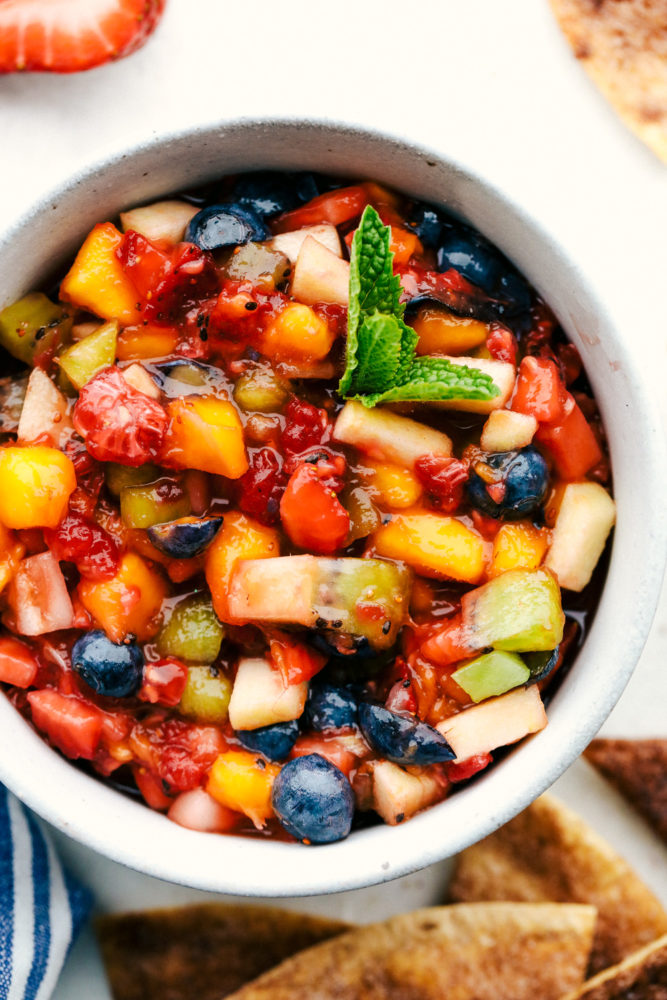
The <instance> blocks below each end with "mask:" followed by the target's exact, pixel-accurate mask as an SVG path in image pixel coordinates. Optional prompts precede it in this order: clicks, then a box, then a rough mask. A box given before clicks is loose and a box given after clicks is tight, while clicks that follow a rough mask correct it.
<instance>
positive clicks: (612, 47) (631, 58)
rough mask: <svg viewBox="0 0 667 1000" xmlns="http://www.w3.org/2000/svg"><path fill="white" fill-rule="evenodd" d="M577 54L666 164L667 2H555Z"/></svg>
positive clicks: (646, 0) (620, 112) (582, 0)
mask: <svg viewBox="0 0 667 1000" xmlns="http://www.w3.org/2000/svg"><path fill="white" fill-rule="evenodd" d="M551 6H552V8H553V11H554V14H555V15H556V18H557V20H558V22H559V24H560V26H561V28H562V29H563V32H564V33H565V36H566V37H567V40H568V41H569V43H570V45H571V46H572V49H573V50H574V54H575V56H576V57H577V59H579V60H580V62H581V64H582V65H583V66H584V68H585V69H586V71H587V72H588V74H589V76H590V77H591V78H592V80H593V81H594V82H595V83H596V84H597V86H598V87H599V88H600V90H601V91H602V93H603V94H604V96H605V97H606V98H607V100H609V101H610V102H611V104H612V105H613V106H614V108H615V109H616V111H617V112H618V114H619V115H620V116H621V118H622V119H623V121H624V122H625V124H626V125H628V127H629V128H631V129H632V130H633V132H635V133H636V135H638V136H639V138H640V139H642V140H643V142H645V143H646V145H647V146H650V148H651V149H652V150H653V152H654V153H656V154H657V155H658V156H659V157H660V158H661V159H662V160H664V161H665V162H667V0H551Z"/></svg>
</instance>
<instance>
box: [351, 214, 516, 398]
mask: <svg viewBox="0 0 667 1000" xmlns="http://www.w3.org/2000/svg"><path fill="white" fill-rule="evenodd" d="M390 240H391V229H390V227H389V226H385V225H383V223H382V220H381V219H380V216H379V215H378V214H377V212H376V211H375V209H374V208H372V206H370V205H368V206H367V207H366V208H365V210H364V214H363V215H362V217H361V221H360V223H359V226H358V228H357V231H356V233H355V234H354V239H353V240H352V250H351V255H350V301H349V306H348V328H347V348H346V355H345V371H344V373H343V377H342V378H341V380H340V383H339V386H338V391H339V392H340V394H341V395H342V396H356V397H357V398H358V399H359V400H360V401H361V402H362V403H363V404H364V406H375V405H376V404H377V403H398V402H404V401H405V402H407V401H414V402H429V401H434V400H447V399H479V400H489V399H493V398H494V397H495V396H497V395H499V392H500V390H499V389H498V387H497V386H496V385H495V383H494V381H493V379H492V378H491V376H490V375H487V374H486V373H485V372H480V371H478V370H477V369H473V368H468V367H466V366H465V365H457V364H454V363H453V362H451V361H449V360H448V359H447V358H439V357H421V358H417V357H415V350H416V347H417V340H418V337H417V334H416V333H415V331H414V330H413V329H412V327H410V326H408V324H407V323H406V322H405V321H404V319H403V314H404V312H405V306H404V305H403V304H402V303H401V301H400V295H401V282H400V280H399V278H398V276H397V275H395V274H394V271H393V259H394V255H393V254H392V252H391V250H390V249H389V245H390Z"/></svg>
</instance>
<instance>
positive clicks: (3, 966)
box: [0, 785, 91, 1000]
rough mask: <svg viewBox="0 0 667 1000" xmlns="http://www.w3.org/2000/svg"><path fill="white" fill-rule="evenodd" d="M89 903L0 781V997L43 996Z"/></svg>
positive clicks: (25, 999) (24, 999)
mask: <svg viewBox="0 0 667 1000" xmlns="http://www.w3.org/2000/svg"><path fill="white" fill-rule="evenodd" d="M90 906H91V896H90V893H89V892H88V890H87V889H84V888H83V886H81V885H79V884H78V883H77V882H76V881H75V880H74V879H72V878H71V877H70V876H69V875H68V873H67V872H66V871H65V870H64V869H63V867H62V865H61V864H60V861H59V860H58V858H57V856H56V853H55V851H54V849H53V844H52V843H51V841H50V839H49V837H48V836H47V835H46V834H45V832H44V830H43V829H42V827H41V825H40V824H39V822H38V821H37V820H36V819H35V817H34V816H33V815H32V814H31V813H29V812H28V811H27V810H26V809H24V808H23V806H22V805H21V803H20V802H19V801H18V799H16V798H14V796H13V795H11V794H10V793H9V792H8V791H7V789H6V788H4V787H3V786H2V785H0V1000H47V997H49V996H50V995H51V993H52V992H53V990H54V988H55V985H56V982H57V980H58V976H59V974H60V970H61V969H62V967H63V964H64V962H65V959H66V958H67V954H68V952H69V949H70V947H71V945H72V943H73V941H74V939H75V938H76V935H77V934H78V932H79V930H80V928H81V926H82V924H83V922H84V921H85V920H86V918H87V916H88V914H89V912H90Z"/></svg>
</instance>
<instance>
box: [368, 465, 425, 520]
mask: <svg viewBox="0 0 667 1000" xmlns="http://www.w3.org/2000/svg"><path fill="white" fill-rule="evenodd" d="M366 465H367V467H368V469H369V474H368V476H366V477H365V478H366V481H367V482H368V483H369V484H370V485H371V486H372V487H374V488H375V490H377V497H376V498H375V499H376V500H377V502H378V503H380V504H381V505H382V506H384V507H389V508H390V509H391V510H404V509H405V508H406V507H414V505H415V504H416V503H417V501H418V500H419V498H420V497H421V495H422V486H421V483H420V482H419V480H418V479H417V477H416V476H415V475H414V473H412V472H410V471H409V470H408V469H404V468H401V466H400V465H394V464H393V463H388V462H367V463H366Z"/></svg>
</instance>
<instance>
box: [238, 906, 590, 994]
mask: <svg viewBox="0 0 667 1000" xmlns="http://www.w3.org/2000/svg"><path fill="white" fill-rule="evenodd" d="M594 922H595V911H594V910H593V909H592V908H591V907H588V906H567V905H557V904H537V905H522V904H507V903H489V904H473V905H470V906H466V905H463V906H442V907H433V908H431V909H425V910H417V911H415V912H414V913H407V914H403V915H402V916H399V917H393V918H392V919H391V920H387V921H385V922H384V923H381V924H372V925H370V926H367V927H359V928H355V929H354V930H353V931H350V932H349V933H348V934H344V935H343V936H342V937H338V938H335V939H334V940H333V941H328V942H326V943H325V944H320V945H317V946H316V947H314V948H309V949H308V951H304V952H301V953H300V954H298V955H296V956H294V958H290V959H288V960H287V961H286V962H283V963H282V965H279V966H278V967H277V968H275V969H273V970H272V971H271V972H267V973H266V974H265V975H263V976H261V977H260V978H259V979H257V980H255V982H254V983H250V984H249V985H248V986H245V987H244V988H243V989H241V990H239V992H238V993H234V994H233V997H232V998H230V1000H443V998H447V1000H536V998H537V997H539V1000H552V998H553V1000H557V998H560V996H561V995H562V994H563V993H564V992H566V991H568V990H571V989H573V988H575V989H576V986H575V987H573V986H572V985H571V984H572V983H573V982H574V983H577V984H580V983H581V981H582V978H583V974H584V970H585V968H586V964H587V961H588V954H589V949H590V945H591V941H592V937H593V927H594Z"/></svg>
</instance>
